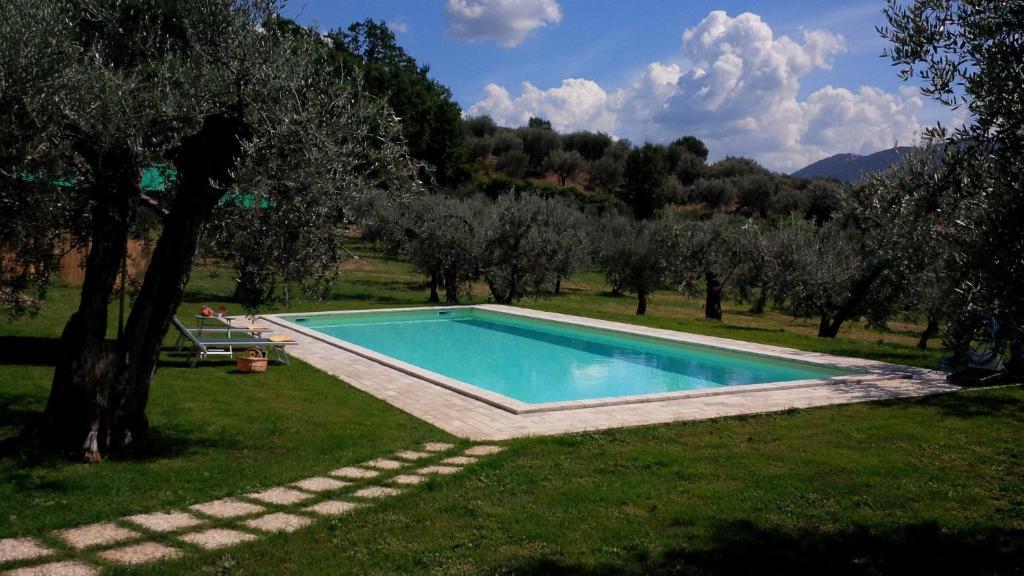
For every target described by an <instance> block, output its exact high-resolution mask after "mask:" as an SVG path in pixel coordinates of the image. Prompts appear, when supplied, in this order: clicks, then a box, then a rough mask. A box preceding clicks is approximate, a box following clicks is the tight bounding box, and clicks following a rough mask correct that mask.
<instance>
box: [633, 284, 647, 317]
mask: <svg viewBox="0 0 1024 576" xmlns="http://www.w3.org/2000/svg"><path fill="white" fill-rule="evenodd" d="M644 314H647V290H645V289H643V288H640V289H638V290H637V291H636V315H637V316H643V315H644Z"/></svg>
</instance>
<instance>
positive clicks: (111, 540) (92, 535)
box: [57, 522, 140, 550]
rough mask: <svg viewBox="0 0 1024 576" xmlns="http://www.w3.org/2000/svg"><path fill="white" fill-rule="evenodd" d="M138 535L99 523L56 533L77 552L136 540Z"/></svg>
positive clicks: (124, 529) (108, 523)
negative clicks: (132, 539)
mask: <svg viewBox="0 0 1024 576" xmlns="http://www.w3.org/2000/svg"><path fill="white" fill-rule="evenodd" d="M139 535H140V534H139V533H138V532H136V531H134V530H129V529H128V528H122V527H120V526H118V525H117V524H114V523H113V522H100V523H98V524H89V525H87V526H78V527H77V528H68V529H67V530H61V531H59V532H57V536H59V537H60V538H61V540H64V541H65V542H67V543H68V544H69V545H70V546H71V547H72V548H77V549H79V550H81V549H83V548H89V547H90V546H100V545H110V544H116V543H118V542H122V541H124V540H129V539H131V538H136V537H138V536H139Z"/></svg>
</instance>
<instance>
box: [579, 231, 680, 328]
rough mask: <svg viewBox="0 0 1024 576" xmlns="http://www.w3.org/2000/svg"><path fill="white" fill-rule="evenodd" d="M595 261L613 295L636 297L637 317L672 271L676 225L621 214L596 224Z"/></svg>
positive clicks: (645, 309) (643, 312) (644, 311)
mask: <svg viewBox="0 0 1024 576" xmlns="http://www.w3.org/2000/svg"><path fill="white" fill-rule="evenodd" d="M593 226H594V228H593V229H594V238H595V239H594V260H595V262H596V264H597V266H598V267H599V268H600V269H601V272H603V273H604V275H605V278H607V279H608V282H609V283H610V284H611V286H612V292H613V293H620V292H622V291H628V292H632V293H633V294H636V298H637V305H636V313H637V315H639V316H643V315H644V314H646V313H647V300H648V298H649V297H650V295H651V294H653V293H654V291H655V290H656V289H658V288H660V287H661V286H663V285H664V283H665V280H666V278H667V275H668V272H669V270H670V265H671V261H670V255H671V253H672V241H673V236H674V235H675V232H674V226H675V224H674V223H672V222H670V221H669V220H668V219H665V218H656V219H650V220H636V219H633V218H631V217H629V216H623V215H619V214H611V215H606V216H605V217H603V218H602V219H600V220H597V221H595V222H594V225H593Z"/></svg>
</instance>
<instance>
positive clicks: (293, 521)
mask: <svg viewBox="0 0 1024 576" xmlns="http://www.w3.org/2000/svg"><path fill="white" fill-rule="evenodd" d="M312 523H313V520H312V519H310V518H307V517H305V516H298V515H296V514H286V513H284V512H275V513H273V514H267V515H266V516H260V517H258V518H252V519H250V520H246V521H245V522H243V524H245V525H246V526H248V527H249V528H254V529H256V530H261V531H263V532H295V531H296V530H298V529H299V528H304V527H306V526H309V525H310V524H312Z"/></svg>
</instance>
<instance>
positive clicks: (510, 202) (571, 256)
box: [478, 192, 586, 304]
mask: <svg viewBox="0 0 1024 576" xmlns="http://www.w3.org/2000/svg"><path fill="white" fill-rule="evenodd" d="M481 201H483V200H481ZM583 223H584V220H583V218H582V214H580V213H579V211H578V210H577V209H576V208H573V207H571V206H568V205H566V204H565V203H564V202H561V201H559V200H548V199H544V198H541V197H539V196H535V195H532V194H521V193H520V194H517V193H514V192H512V193H507V194H503V195H501V196H499V197H498V198H497V199H496V200H494V201H493V202H491V203H488V204H487V205H486V209H485V210H483V215H482V217H481V220H480V230H481V232H480V235H479V237H478V238H479V242H480V245H479V247H478V258H479V260H478V261H479V265H480V273H481V276H482V277H483V279H484V281H486V282H487V286H488V288H490V291H491V296H492V297H493V298H494V301H495V302H498V303H499V304H509V303H511V302H513V301H515V300H517V299H519V298H522V297H523V296H526V295H528V294H538V293H543V292H546V291H548V290H550V289H551V287H556V288H557V287H558V286H559V285H560V283H561V279H562V278H564V277H566V276H568V275H569V274H571V273H573V272H574V271H575V270H577V269H578V268H579V266H580V264H581V260H582V259H583V258H584V257H585V254H586V243H585V238H584V234H585V233H584V224H583Z"/></svg>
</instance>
